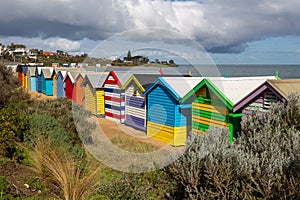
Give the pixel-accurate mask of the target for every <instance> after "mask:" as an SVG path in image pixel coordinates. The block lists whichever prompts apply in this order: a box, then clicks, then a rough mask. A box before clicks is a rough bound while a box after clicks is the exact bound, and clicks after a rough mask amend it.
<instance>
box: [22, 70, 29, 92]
mask: <svg viewBox="0 0 300 200" xmlns="http://www.w3.org/2000/svg"><path fill="white" fill-rule="evenodd" d="M28 72H29V67H28V66H27V65H24V66H23V74H22V86H23V87H24V88H26V89H28V85H29V81H28V80H29V79H28Z"/></svg>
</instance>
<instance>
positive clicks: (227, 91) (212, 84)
mask: <svg viewBox="0 0 300 200" xmlns="http://www.w3.org/2000/svg"><path fill="white" fill-rule="evenodd" d="M267 79H276V77H275V76H258V77H230V78H225V77H209V78H205V79H204V80H203V81H201V83H199V85H197V86H196V87H195V88H194V89H193V90H192V91H191V92H190V93H189V94H188V95H186V96H185V97H184V99H183V101H185V100H187V99H188V98H190V97H191V96H192V94H194V93H195V92H196V91H197V90H199V89H200V88H201V87H202V86H203V85H207V87H208V88H209V89H210V90H212V92H213V93H214V94H215V95H216V96H217V97H218V98H219V99H220V100H221V101H222V102H223V103H224V104H225V105H226V107H228V108H229V109H230V110H232V109H233V106H234V105H236V104H237V103H239V102H240V101H241V100H242V99H244V98H245V97H246V96H247V95H248V94H250V93H251V92H252V91H254V90H255V89H257V88H258V87H259V86H260V85H261V84H263V83H264V82H266V81H267Z"/></svg>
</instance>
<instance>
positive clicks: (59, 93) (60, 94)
mask: <svg viewBox="0 0 300 200" xmlns="http://www.w3.org/2000/svg"><path fill="white" fill-rule="evenodd" d="M56 97H57V98H64V97H65V86H64V82H63V77H62V75H61V74H58V77H57V79H56Z"/></svg>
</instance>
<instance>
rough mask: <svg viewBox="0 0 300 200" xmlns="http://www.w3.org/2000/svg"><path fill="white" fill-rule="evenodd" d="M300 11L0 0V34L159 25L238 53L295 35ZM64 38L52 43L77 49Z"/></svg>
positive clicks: (270, 3)
mask: <svg viewBox="0 0 300 200" xmlns="http://www.w3.org/2000/svg"><path fill="white" fill-rule="evenodd" d="M299 10H300V1H299V0H288V1H286V0H252V1H249V0H201V1H200V0H198V1H197V0H194V1H165V0H101V1H99V0H72V1H71V0H52V1H42V0H27V1H23V0H2V1H0V27H1V29H0V36H2V37H8V36H19V37H42V38H51V37H52V38H53V37H54V38H55V37H61V38H67V39H68V40H81V39H83V38H89V39H92V40H103V39H106V38H107V37H110V36H112V35H113V34H115V33H119V32H122V31H126V30H130V29H134V28H144V27H161V28H167V29H173V30H176V31H179V32H180V33H182V34H184V35H186V36H187V37H190V38H192V39H195V40H196V41H198V42H200V43H201V44H202V45H203V46H204V47H205V48H206V49H207V50H209V51H211V52H241V51H243V50H244V48H245V47H246V46H247V42H250V41H255V40H260V39H264V38H267V37H270V36H285V35H300V23H299V19H300V12H299ZM164 37H165V36H164V35H161V39H163V38H164ZM167 38H168V39H169V37H168V36H167ZM136 39H137V38H136ZM140 39H141V40H142V39H145V40H151V39H153V38H151V35H150V36H148V37H147V38H140ZM154 39H155V38H154ZM68 40H66V41H62V42H55V43H57V44H55V45H60V44H62V47H65V48H70V49H76V48H78V44H77V43H76V42H75V43H72V42H70V41H68ZM67 41H68V42H67ZM53 44H54V43H53Z"/></svg>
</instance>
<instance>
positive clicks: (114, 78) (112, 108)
mask: <svg viewBox="0 0 300 200" xmlns="http://www.w3.org/2000/svg"><path fill="white" fill-rule="evenodd" d="M131 74H132V72H124V71H110V72H109V74H108V76H107V78H106V80H105V81H104V84H103V87H104V96H105V97H104V98H105V117H106V118H109V119H114V120H117V121H119V122H121V123H124V121H125V93H124V90H122V89H121V88H122V86H123V84H124V83H125V82H126V81H127V80H128V78H129V77H130V76H131Z"/></svg>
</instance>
